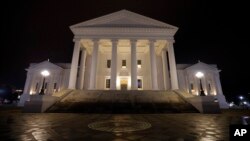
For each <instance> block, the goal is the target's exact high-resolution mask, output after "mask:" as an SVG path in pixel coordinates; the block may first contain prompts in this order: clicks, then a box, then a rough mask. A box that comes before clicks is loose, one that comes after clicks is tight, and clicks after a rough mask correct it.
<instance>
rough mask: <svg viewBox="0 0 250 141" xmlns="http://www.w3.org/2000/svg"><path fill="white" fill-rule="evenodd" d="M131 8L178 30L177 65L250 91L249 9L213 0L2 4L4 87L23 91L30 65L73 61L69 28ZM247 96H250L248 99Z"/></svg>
mask: <svg viewBox="0 0 250 141" xmlns="http://www.w3.org/2000/svg"><path fill="white" fill-rule="evenodd" d="M121 9H127V10H130V11H133V12H136V13H139V14H142V15H145V16H148V17H151V18H154V19H157V20H160V21H163V22H166V23H168V24H171V25H174V26H177V27H179V30H178V32H177V34H176V36H175V40H176V43H175V45H174V46H175V54H176V62H177V63H196V62H197V60H201V61H202V62H205V63H212V64H217V65H218V68H219V69H221V70H222V71H221V81H222V86H223V91H224V94H225V95H226V96H227V98H230V96H231V97H232V96H234V95H239V94H245V95H247V93H249V92H250V83H249V79H250V73H249V72H250V69H249V60H250V59H249V56H250V53H249V51H248V49H249V47H250V45H249V41H250V39H249V37H250V36H249V33H250V32H249V31H250V30H249V26H250V23H249V22H248V20H249V17H250V14H249V13H250V11H249V10H248V9H249V7H248V4H246V3H242V2H240V1H236V2H228V1H226V2H212V1H211V0H209V1H205V0H197V1H192V0H172V1H169V0H89V1H87V0H76V1H74V0H64V1H63V0H40V1H39V0H35V1H18V2H16V1H8V2H7V3H6V4H3V3H2V4H1V31H0V34H1V39H0V41H1V44H0V48H1V50H0V52H1V55H0V66H1V68H0V84H10V85H13V86H16V87H18V88H22V87H23V86H24V82H25V78H26V72H25V70H24V69H25V68H27V67H28V65H29V63H31V62H41V61H44V60H47V59H48V58H49V59H50V61H51V62H55V63H57V62H71V56H72V51H73V42H72V39H73V34H72V33H71V31H70V29H69V26H70V25H73V24H76V23H79V22H82V21H85V20H89V19H92V18H96V17H99V16H102V15H105V14H109V13H112V12H116V11H119V10H121ZM248 95H249V94H248Z"/></svg>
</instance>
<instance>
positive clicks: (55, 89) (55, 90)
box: [54, 83, 57, 92]
mask: <svg viewBox="0 0 250 141" xmlns="http://www.w3.org/2000/svg"><path fill="white" fill-rule="evenodd" d="M54 92H57V88H56V83H54Z"/></svg>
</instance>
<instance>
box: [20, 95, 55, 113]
mask: <svg viewBox="0 0 250 141" xmlns="http://www.w3.org/2000/svg"><path fill="white" fill-rule="evenodd" d="M57 99H58V98H57V97H54V96H49V95H31V96H30V101H26V102H25V103H24V108H23V112H30V113H42V112H45V111H46V110H47V109H48V108H49V107H50V106H52V105H53V104H54V103H55V102H56V101H57Z"/></svg>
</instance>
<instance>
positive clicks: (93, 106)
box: [47, 90, 198, 113]
mask: <svg viewBox="0 0 250 141" xmlns="http://www.w3.org/2000/svg"><path fill="white" fill-rule="evenodd" d="M47 112H87V113H96V112H98V113H100V112H101V113H180V112H188V113H190V112H198V111H197V110H196V109H195V108H194V107H193V106H192V105H191V104H189V103H188V102H187V101H185V100H184V99H183V98H182V97H180V96H179V95H177V94H176V93H175V92H174V91H150V90H145V91H135V90H131V91H118V90H111V91H104V90H85V91H84V90H72V91H71V92H70V94H68V95H67V96H65V97H64V98H61V99H60V101H58V102H57V103H55V104H54V105H53V106H52V107H51V108H49V109H48V111H47Z"/></svg>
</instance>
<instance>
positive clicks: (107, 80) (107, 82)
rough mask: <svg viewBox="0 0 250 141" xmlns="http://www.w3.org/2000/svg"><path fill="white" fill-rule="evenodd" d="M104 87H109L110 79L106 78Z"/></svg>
mask: <svg viewBox="0 0 250 141" xmlns="http://www.w3.org/2000/svg"><path fill="white" fill-rule="evenodd" d="M106 88H107V89H109V88H110V79H106Z"/></svg>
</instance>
